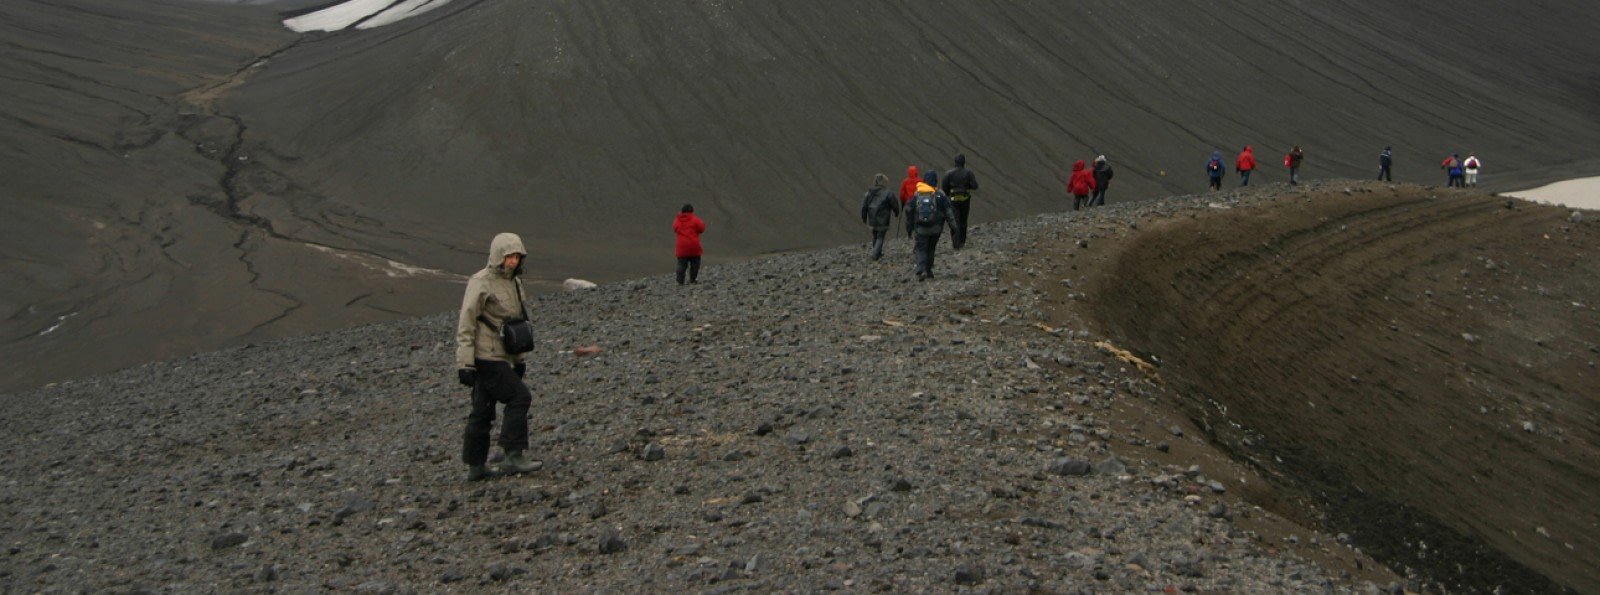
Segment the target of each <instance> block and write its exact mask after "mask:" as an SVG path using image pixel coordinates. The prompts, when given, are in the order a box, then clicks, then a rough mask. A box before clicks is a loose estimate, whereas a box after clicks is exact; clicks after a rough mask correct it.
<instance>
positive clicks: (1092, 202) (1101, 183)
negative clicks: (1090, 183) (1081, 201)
mask: <svg viewBox="0 0 1600 595" xmlns="http://www.w3.org/2000/svg"><path fill="white" fill-rule="evenodd" d="M1114 175H1116V172H1113V171H1111V163H1110V162H1108V161H1106V156H1105V155H1101V156H1099V157H1095V158H1094V192H1092V193H1090V194H1089V206H1091V207H1098V206H1100V205H1103V204H1106V187H1107V186H1110V185H1111V176H1114Z"/></svg>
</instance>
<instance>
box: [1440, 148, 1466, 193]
mask: <svg viewBox="0 0 1600 595" xmlns="http://www.w3.org/2000/svg"><path fill="white" fill-rule="evenodd" d="M1439 169H1442V170H1444V173H1445V181H1444V185H1445V187H1447V188H1456V187H1460V186H1465V185H1466V182H1465V181H1464V179H1463V177H1464V175H1465V172H1463V171H1462V169H1461V154H1460V153H1451V154H1450V156H1449V157H1445V158H1444V161H1441V162H1439Z"/></svg>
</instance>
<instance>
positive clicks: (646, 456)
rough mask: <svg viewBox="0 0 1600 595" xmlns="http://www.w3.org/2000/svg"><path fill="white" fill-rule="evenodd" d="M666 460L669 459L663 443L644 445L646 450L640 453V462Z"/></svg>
mask: <svg viewBox="0 0 1600 595" xmlns="http://www.w3.org/2000/svg"><path fill="white" fill-rule="evenodd" d="M665 458H667V449H665V448H662V447H661V443H659V442H651V443H649V444H646V445H644V449H643V450H640V451H639V459H640V460H644V461H659V460H661V459H665Z"/></svg>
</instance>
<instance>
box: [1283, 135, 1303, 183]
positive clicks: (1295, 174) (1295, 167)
mask: <svg viewBox="0 0 1600 595" xmlns="http://www.w3.org/2000/svg"><path fill="white" fill-rule="evenodd" d="M1305 159H1306V152H1305V151H1302V150H1300V145H1295V146H1294V148H1293V149H1289V154H1288V155H1284V156H1283V165H1284V167H1287V168H1289V185H1291V186H1293V185H1298V184H1299V183H1300V162H1301V161H1305Z"/></svg>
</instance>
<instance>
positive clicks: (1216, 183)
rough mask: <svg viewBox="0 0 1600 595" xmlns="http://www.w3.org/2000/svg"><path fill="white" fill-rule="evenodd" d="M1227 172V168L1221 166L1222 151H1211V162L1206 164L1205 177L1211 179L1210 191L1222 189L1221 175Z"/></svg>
mask: <svg viewBox="0 0 1600 595" xmlns="http://www.w3.org/2000/svg"><path fill="white" fill-rule="evenodd" d="M1227 171H1228V166H1226V165H1223V164H1222V151H1212V152H1211V160H1210V161H1207V162H1206V177H1207V178H1210V179H1211V190H1213V191H1216V190H1221V189H1222V174H1224V173H1227Z"/></svg>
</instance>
